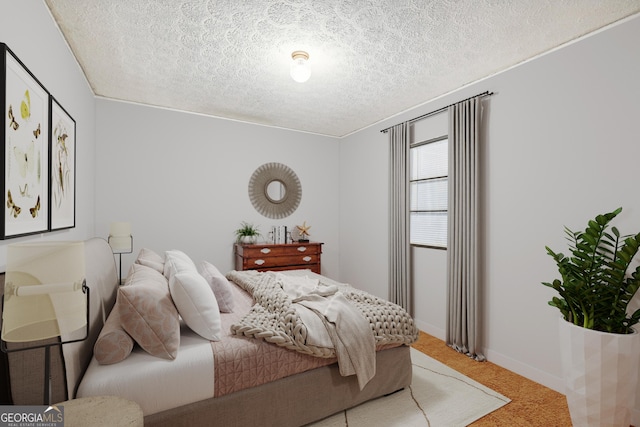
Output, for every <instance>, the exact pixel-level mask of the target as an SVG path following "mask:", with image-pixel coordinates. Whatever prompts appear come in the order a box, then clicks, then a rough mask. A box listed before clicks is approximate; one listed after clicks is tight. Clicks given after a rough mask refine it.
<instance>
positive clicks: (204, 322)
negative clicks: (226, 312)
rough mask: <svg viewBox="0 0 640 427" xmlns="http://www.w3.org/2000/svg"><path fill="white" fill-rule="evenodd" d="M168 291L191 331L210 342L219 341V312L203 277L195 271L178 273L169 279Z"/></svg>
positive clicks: (214, 298)
mask: <svg viewBox="0 0 640 427" xmlns="http://www.w3.org/2000/svg"><path fill="white" fill-rule="evenodd" d="M169 291H170V292H171V297H172V298H173V302H174V303H175V305H176V307H177V308H178V313H180V316H182V319H184V321H185V323H186V324H187V326H189V328H191V330H192V331H194V332H195V333H197V334H198V335H200V336H201V337H203V338H206V339H208V340H210V341H220V332H221V331H222V323H221V319H220V310H219V308H218V302H217V301H216V297H215V295H214V294H213V291H212V290H211V288H210V287H209V284H208V283H207V281H206V280H205V278H204V277H202V276H201V275H200V274H199V273H198V272H197V271H195V272H193V271H179V272H177V273H175V274H173V275H172V276H171V278H170V279H169Z"/></svg>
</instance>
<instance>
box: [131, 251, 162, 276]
mask: <svg viewBox="0 0 640 427" xmlns="http://www.w3.org/2000/svg"><path fill="white" fill-rule="evenodd" d="M135 263H136V264H140V265H145V266H147V267H151V268H153V269H154V270H156V271H159V272H160V273H162V272H163V271H164V258H162V257H161V256H160V255H158V254H157V253H155V252H154V251H152V250H151V249H147V248H142V249H140V252H139V253H138V258H136V261H135Z"/></svg>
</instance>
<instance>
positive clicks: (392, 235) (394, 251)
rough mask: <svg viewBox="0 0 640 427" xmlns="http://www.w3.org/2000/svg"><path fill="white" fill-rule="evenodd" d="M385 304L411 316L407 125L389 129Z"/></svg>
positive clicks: (402, 124) (401, 124)
mask: <svg viewBox="0 0 640 427" xmlns="http://www.w3.org/2000/svg"><path fill="white" fill-rule="evenodd" d="M389 142H390V144H389V145H390V156H389V157H390V159H391V164H390V183H389V189H390V192H389V301H391V302H393V303H395V304H398V305H399V306H401V307H402V308H404V309H405V310H407V312H408V313H410V314H412V313H413V306H412V305H413V304H412V299H411V283H410V272H411V256H410V247H409V244H410V239H409V125H408V124H407V123H400V124H398V125H395V126H393V127H392V128H390V129H389Z"/></svg>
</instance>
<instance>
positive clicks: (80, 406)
mask: <svg viewBox="0 0 640 427" xmlns="http://www.w3.org/2000/svg"><path fill="white" fill-rule="evenodd" d="M56 406H63V407H64V426H65V427H76V426H77V427H87V426H91V427H101V426H104V427H116V426H117V427H121V426H127V427H129V426H131V427H134V426H135V427H143V426H144V417H143V415H142V409H141V408H140V406H139V405H138V404H137V403H136V402H133V401H131V400H127V399H124V398H122V397H118V396H92V397H81V398H79V399H72V400H67V401H64V402H60V403H56Z"/></svg>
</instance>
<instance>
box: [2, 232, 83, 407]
mask: <svg viewBox="0 0 640 427" xmlns="http://www.w3.org/2000/svg"><path fill="white" fill-rule="evenodd" d="M82 328H86V332H85V336H84V337H83V338H79V339H73V337H76V336H77V333H76V332H77V331H80V330H81V329H82ZM88 334H89V288H88V287H87V286H86V283H85V262H84V243H83V242H41V243H19V244H11V245H9V246H8V247H7V272H6V275H5V292H4V299H3V304H2V335H1V338H2V339H1V340H0V344H1V349H2V351H4V352H5V353H10V352H14V351H25V350H31V349H36V348H44V349H45V378H44V400H45V402H44V403H45V404H50V403H51V388H50V380H51V377H50V373H49V364H50V347H52V346H54V345H63V344H68V343H71V342H76V341H82V340H84V339H86V338H87V336H88ZM54 337H59V338H60V341H58V342H54V343H50V344H38V345H33V346H29V345H27V346H24V344H22V345H21V346H19V347H18V346H12V347H11V348H8V346H7V343H28V342H33V341H39V340H44V339H48V338H54Z"/></svg>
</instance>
